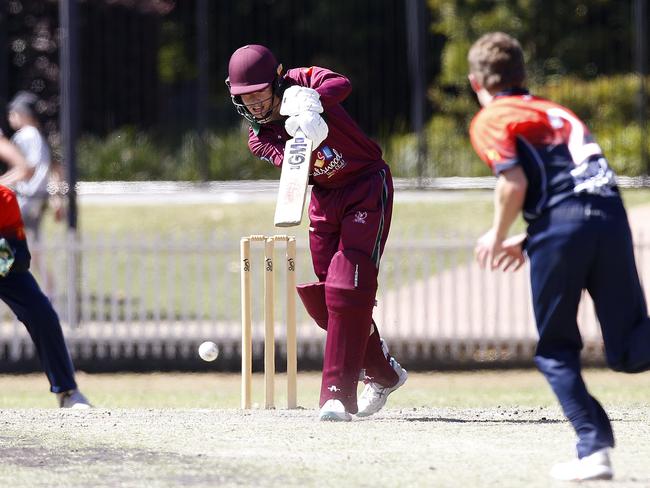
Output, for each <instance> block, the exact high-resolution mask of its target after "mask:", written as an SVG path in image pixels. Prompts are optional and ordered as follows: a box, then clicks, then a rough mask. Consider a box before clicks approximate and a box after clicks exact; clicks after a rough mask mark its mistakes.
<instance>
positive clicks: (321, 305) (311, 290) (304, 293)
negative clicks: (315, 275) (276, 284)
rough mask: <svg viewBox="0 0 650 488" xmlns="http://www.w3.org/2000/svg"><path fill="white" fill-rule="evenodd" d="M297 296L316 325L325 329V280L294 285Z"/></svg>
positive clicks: (326, 315)
mask: <svg viewBox="0 0 650 488" xmlns="http://www.w3.org/2000/svg"><path fill="white" fill-rule="evenodd" d="M296 291H297V292H298V296H299V297H300V299H301V300H302V303H303V305H304V306H305V310H307V313H308V314H309V316H310V317H311V318H312V319H314V320H315V321H316V325H318V327H320V328H321V329H323V330H327V317H328V314H327V304H326V303H325V282H324V281H318V282H315V283H301V284H300V285H298V286H296Z"/></svg>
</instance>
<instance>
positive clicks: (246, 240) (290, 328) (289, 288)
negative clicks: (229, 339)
mask: <svg viewBox="0 0 650 488" xmlns="http://www.w3.org/2000/svg"><path fill="white" fill-rule="evenodd" d="M256 241H258V242H264V408H274V407H275V403H274V391H275V330H274V329H275V327H274V325H275V324H274V321H275V313H274V306H273V304H274V298H275V293H274V284H273V278H274V274H273V266H274V263H273V253H274V248H275V242H276V241H284V242H286V265H287V268H286V271H287V279H286V308H287V317H286V318H287V323H286V331H287V408H296V406H297V392H296V383H297V376H298V373H297V372H298V358H297V343H296V238H295V237H293V236H286V235H275V236H264V235H251V236H248V237H242V239H241V241H240V250H241V303H242V349H241V370H242V384H241V408H243V409H248V408H251V396H252V371H253V337H252V298H251V266H252V265H251V258H250V254H251V242H256Z"/></svg>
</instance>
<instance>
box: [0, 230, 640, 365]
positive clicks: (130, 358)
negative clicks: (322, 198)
mask: <svg viewBox="0 0 650 488" xmlns="http://www.w3.org/2000/svg"><path fill="white" fill-rule="evenodd" d="M636 243H637V247H636V253H637V259H638V263H639V270H640V274H641V277H642V280H643V281H645V282H646V283H650V241H648V240H646V238H645V237H644V236H642V235H637V236H636ZM238 244H239V235H232V234H229V235H213V236H209V237H208V236H206V237H205V238H198V237H195V238H183V237H178V238H173V239H171V240H165V241H161V240H159V239H156V238H141V239H136V240H134V239H132V238H129V239H126V238H116V237H115V236H111V235H101V236H95V237H88V238H84V239H83V241H82V242H80V243H77V245H76V246H77V247H76V248H75V249H76V251H78V264H79V266H78V269H79V275H78V276H77V278H76V280H75V283H76V286H77V291H78V300H77V302H76V304H75V306H72V307H71V306H70V301H69V294H68V293H67V292H66V287H67V283H66V279H65V270H66V269H67V268H66V267H67V263H66V258H65V256H70V255H74V253H72V254H71V253H69V250H66V247H67V246H69V245H70V243H66V242H65V241H64V240H61V241H53V242H49V243H48V244H47V245H45V246H44V247H40V248H39V247H33V251H34V253H35V254H37V255H38V256H42V257H43V258H46V259H41V260H40V266H39V267H38V268H37V269H36V270H35V273H36V274H37V275H38V277H39V281H40V282H41V284H42V287H43V288H44V290H45V291H46V292H47V293H48V294H49V295H50V296H51V299H52V302H53V304H54V306H55V308H56V309H57V310H58V312H59V314H60V316H61V319H62V322H63V328H64V333H65V335H66V339H67V342H68V344H69V346H70V349H71V353H72V355H73V358H74V359H75V362H76V363H77V365H78V366H79V367H81V368H82V369H86V370H95V371H97V370H116V369H121V368H124V367H126V368H128V369H131V370H148V369H185V368H201V367H207V363H201V362H200V361H199V359H198V355H197V353H196V348H197V346H198V344H199V343H200V342H202V341H205V340H213V341H215V342H216V343H217V344H219V346H220V350H221V355H220V359H219V363H218V365H219V366H218V367H220V368H223V369H236V368H237V367H238V365H239V358H240V356H239V355H240V338H241V335H240V331H241V329H240V327H241V326H240V324H241V322H240V313H241V308H240V303H239V302H240V297H239V292H240V288H239V276H240V275H239V271H240V270H239V247H238ZM473 245H474V240H473V239H458V238H456V239H436V238H432V239H429V240H417V241H405V240H401V241H400V240H397V239H394V240H392V241H391V242H390V245H389V246H388V247H387V250H386V253H385V255H384V258H383V262H382V268H381V273H380V290H379V294H378V300H377V301H378V306H377V308H376V310H375V319H376V321H377V323H378V324H379V327H380V330H381V332H382V335H383V336H384V338H385V339H386V340H387V341H388V344H389V345H390V347H391V350H392V351H393V352H394V353H396V354H398V355H399V357H400V360H401V361H403V362H404V363H405V364H407V365H409V366H410V367H416V368H437V367H446V366H449V367H460V366H463V365H477V364H481V365H490V364H500V365H501V364H523V363H529V362H530V360H531V358H532V353H533V348H534V344H535V340H536V329H535V326H534V321H533V318H532V311H531V306H530V299H529V286H528V280H527V277H528V274H527V272H526V271H523V270H522V271H519V272H517V273H515V274H511V273H508V274H502V273H492V272H486V271H481V270H479V269H478V268H477V266H476V265H475V264H474V263H473V260H472V249H473ZM68 249H69V248H68ZM278 252H279V251H276V253H278ZM278 255H279V254H278ZM262 261H263V259H262V255H261V249H255V250H254V251H253V254H252V258H251V266H252V273H253V274H252V282H253V288H254V290H253V307H254V310H253V316H254V318H253V320H254V360H255V364H256V367H258V366H259V365H260V364H261V361H262V353H263V350H262V349H263V336H262V334H263V332H262V330H263V324H262V321H263V310H262V306H263V305H262V299H263V291H262V288H261V287H262V282H263V280H262ZM297 271H298V280H299V282H305V281H312V280H313V279H314V276H313V274H312V271H311V262H310V258H309V253H308V250H307V249H306V241H305V238H304V236H298V257H297ZM282 279H283V277H282V275H281V274H280V275H279V276H276V280H278V286H280V285H279V282H280V280H282ZM256 286H257V287H259V288H258V289H257V291H256V290H255V287H256ZM278 289H282V288H278ZM258 297H259V299H257V298H258ZM276 299H277V301H278V303H277V304H276V310H277V311H278V316H277V317H276V321H277V323H276V328H277V335H276V341H277V342H276V344H277V348H278V349H277V350H278V355H277V356H278V359H277V361H278V366H279V367H281V366H280V365H282V364H283V356H284V354H285V350H284V319H283V317H284V315H283V314H284V313H285V310H284V302H283V298H282V297H281V296H280V294H278V296H277V297H276ZM2 307H3V308H0V367H1V368H3V369H4V370H12V369H14V370H15V369H21V368H22V369H25V368H27V369H29V368H30V367H31V368H33V367H34V366H35V365H36V364H37V363H36V362H35V361H36V360H35V350H34V348H33V346H32V343H31V340H30V339H29V336H28V335H27V333H26V331H25V329H24V327H23V326H22V324H20V323H19V322H17V321H16V320H15V319H14V318H13V316H12V315H11V313H10V312H9V311H8V309H6V308H5V307H4V305H2ZM70 310H73V311H75V310H76V313H78V324H77V325H74V323H75V322H74V321H70V320H69V316H68V314H69V311H70ZM579 323H580V327H581V331H582V334H583V339H584V341H585V346H586V348H585V352H586V353H587V354H589V356H590V357H591V358H593V359H594V360H596V361H599V360H601V359H602V351H601V349H602V347H601V336H600V332H599V329H598V324H597V320H596V318H595V316H594V313H593V307H592V305H591V304H590V301H589V299H588V297H587V296H586V298H585V299H584V300H583V303H582V305H581V309H580V312H579ZM298 341H299V345H298V355H299V362H300V365H301V367H303V368H306V367H307V368H311V367H318V366H319V364H320V361H321V360H322V352H323V344H324V332H323V331H322V330H321V329H319V328H317V327H316V326H315V324H313V322H312V321H311V320H310V319H309V318H308V316H307V315H306V313H305V312H304V310H303V308H302V305H300V304H299V305H298Z"/></svg>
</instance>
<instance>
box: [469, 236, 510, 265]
mask: <svg viewBox="0 0 650 488" xmlns="http://www.w3.org/2000/svg"><path fill="white" fill-rule="evenodd" d="M502 251H503V242H502V240H501V239H498V238H497V236H496V233H495V232H494V230H493V229H490V230H489V231H487V232H486V233H485V234H483V235H482V236H481V237H479V238H478V240H477V241H476V247H474V257H475V258H476V262H477V263H478V265H479V266H480V267H481V269H485V268H486V267H487V266H488V265H489V266H490V269H494V268H496V267H497V263H498V257H499V256H500V255H501V253H502Z"/></svg>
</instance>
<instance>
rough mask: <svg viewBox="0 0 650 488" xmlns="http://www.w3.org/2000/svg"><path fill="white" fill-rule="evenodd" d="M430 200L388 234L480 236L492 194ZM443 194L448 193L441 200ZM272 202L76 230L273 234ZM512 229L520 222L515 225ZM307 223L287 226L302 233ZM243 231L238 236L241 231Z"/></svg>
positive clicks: (116, 212)
mask: <svg viewBox="0 0 650 488" xmlns="http://www.w3.org/2000/svg"><path fill="white" fill-rule="evenodd" d="M438 194H439V195H443V196H442V197H441V198H437V199H435V200H433V201H432V200H431V199H427V198H425V199H423V200H421V201H415V202H414V201H400V199H399V195H398V196H397V197H396V203H395V206H394V215H393V221H392V224H391V235H392V236H393V238H395V237H397V236H399V237H401V238H409V239H417V238H430V237H432V236H444V235H449V234H452V235H470V236H476V235H477V234H479V235H480V233H481V232H482V230H483V229H487V228H488V227H489V226H490V223H491V219H492V195H491V192H489V191H463V192H451V191H445V192H438ZM444 195H449V198H445V197H444ZM623 195H624V199H625V202H626V204H627V205H628V206H630V207H631V206H636V205H644V204H650V189H631V190H625V191H624V193H623ZM274 208H275V205H274V203H273V202H268V203H266V202H265V203H259V202H253V203H247V204H229V203H220V204H188V205H169V206H166V205H160V206H155V205H119V206H113V205H96V204H88V205H82V206H81V208H80V222H79V228H80V230H81V232H82V233H83V234H84V235H94V234H100V233H101V234H107V235H157V236H166V235H170V234H182V235H187V234H190V235H191V234H196V235H200V236H205V235H213V234H218V235H227V234H228V233H234V234H235V235H236V236H239V235H240V233H241V232H244V234H246V233H252V232H253V231H254V230H255V231H256V232H258V233H264V232H273V231H274V229H273V225H272V222H273V212H274ZM518 225H519V227H518V229H521V228H522V226H523V224H522V223H519V224H518ZM60 227H61V226H60V225H59V224H56V223H55V222H53V220H52V218H51V216H50V215H48V218H47V220H46V222H45V233H46V234H48V235H56V233H57V232H60ZM306 230H307V224H306V223H304V224H303V225H302V226H301V227H297V228H295V230H292V233H295V234H296V235H305V234H306ZM242 235H243V234H242Z"/></svg>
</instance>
